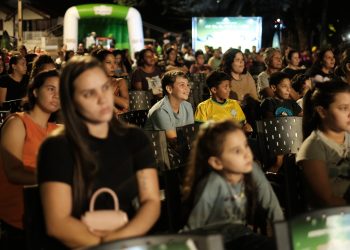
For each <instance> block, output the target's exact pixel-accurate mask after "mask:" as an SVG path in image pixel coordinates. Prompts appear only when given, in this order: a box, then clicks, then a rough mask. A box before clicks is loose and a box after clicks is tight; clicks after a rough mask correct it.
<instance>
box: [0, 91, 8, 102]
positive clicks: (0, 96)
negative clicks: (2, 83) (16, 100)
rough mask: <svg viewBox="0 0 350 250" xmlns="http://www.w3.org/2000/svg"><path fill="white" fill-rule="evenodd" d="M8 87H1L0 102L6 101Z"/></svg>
mask: <svg viewBox="0 0 350 250" xmlns="http://www.w3.org/2000/svg"><path fill="white" fill-rule="evenodd" d="M6 94H7V88H0V103H3V102H4V101H6Z"/></svg>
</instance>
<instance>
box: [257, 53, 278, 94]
mask: <svg viewBox="0 0 350 250" xmlns="http://www.w3.org/2000/svg"><path fill="white" fill-rule="evenodd" d="M264 62H265V65H266V70H265V71H263V72H261V73H260V74H259V75H258V78H257V92H258V95H259V96H260V99H261V100H262V99H264V98H267V97H272V96H274V93H273V91H272V89H271V88H270V84H269V79H270V76H271V74H272V73H274V72H278V71H280V70H281V69H282V54H281V51H280V50H279V49H275V48H267V49H266V50H265V51H264Z"/></svg>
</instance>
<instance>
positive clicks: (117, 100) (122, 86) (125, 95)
mask: <svg viewBox="0 0 350 250" xmlns="http://www.w3.org/2000/svg"><path fill="white" fill-rule="evenodd" d="M93 56H95V57H96V58H97V59H98V60H99V61H100V62H101V63H102V66H103V68H104V69H105V70H106V72H107V75H108V77H109V79H110V81H111V85H112V88H113V93H114V95H113V97H114V107H115V110H114V111H115V113H116V114H117V115H118V114H122V113H125V112H127V111H128V110H129V90H128V85H127V82H126V80H125V79H123V78H115V70H116V57H115V56H114V54H113V52H111V51H109V50H107V49H101V50H97V51H95V53H93Z"/></svg>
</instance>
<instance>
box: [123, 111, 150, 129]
mask: <svg viewBox="0 0 350 250" xmlns="http://www.w3.org/2000/svg"><path fill="white" fill-rule="evenodd" d="M147 114H148V109H142V110H132V111H129V112H126V113H123V114H120V115H118V118H120V119H122V120H123V121H124V122H126V123H129V124H133V125H136V126H138V127H140V128H143V127H144V126H145V124H146V120H147Z"/></svg>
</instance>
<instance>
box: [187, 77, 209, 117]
mask: <svg viewBox="0 0 350 250" xmlns="http://www.w3.org/2000/svg"><path fill="white" fill-rule="evenodd" d="M205 79H206V74H204V73H199V74H190V75H189V84H190V87H191V92H190V96H189V102H191V104H192V106H193V110H196V107H197V106H198V104H199V103H201V102H202V101H203V100H205V99H207V98H208V96H209V94H208V91H207V92H206V91H205V90H206V89H207V88H206V83H205Z"/></svg>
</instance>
